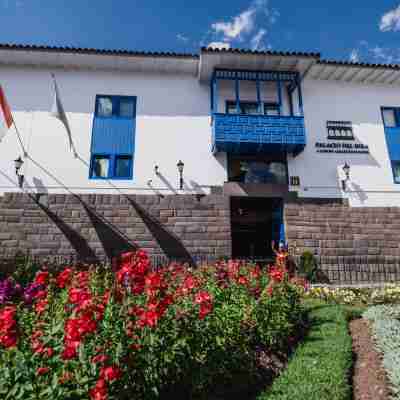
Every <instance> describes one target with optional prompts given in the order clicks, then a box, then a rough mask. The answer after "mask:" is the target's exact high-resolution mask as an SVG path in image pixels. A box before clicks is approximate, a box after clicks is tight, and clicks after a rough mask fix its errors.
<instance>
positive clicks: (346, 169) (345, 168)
mask: <svg viewBox="0 0 400 400" xmlns="http://www.w3.org/2000/svg"><path fill="white" fill-rule="evenodd" d="M342 169H343V172H344V175H345V177H346V179H342V189H343V191H346V187H347V181H348V180H349V179H350V165H349V164H347V162H346V163H345V164H344V165H343V168H342Z"/></svg>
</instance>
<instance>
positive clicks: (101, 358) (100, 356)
mask: <svg viewBox="0 0 400 400" xmlns="http://www.w3.org/2000/svg"><path fill="white" fill-rule="evenodd" d="M107 359H108V357H107V356H106V355H105V354H98V355H97V356H94V357H93V358H92V363H93V364H97V363H104V362H106V361H107Z"/></svg>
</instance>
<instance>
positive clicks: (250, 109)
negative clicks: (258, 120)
mask: <svg viewBox="0 0 400 400" xmlns="http://www.w3.org/2000/svg"><path fill="white" fill-rule="evenodd" d="M240 112H241V113H242V114H259V112H258V104H257V103H240Z"/></svg>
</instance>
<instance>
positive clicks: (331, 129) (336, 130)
mask: <svg viewBox="0 0 400 400" xmlns="http://www.w3.org/2000/svg"><path fill="white" fill-rule="evenodd" d="M326 129H327V131H328V137H327V139H328V142H316V143H315V148H316V150H317V153H336V154H337V153H352V154H369V147H368V145H366V144H362V143H354V135H353V124H352V123H351V122H350V121H327V123H326Z"/></svg>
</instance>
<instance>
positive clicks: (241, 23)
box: [211, 8, 255, 40]
mask: <svg viewBox="0 0 400 400" xmlns="http://www.w3.org/2000/svg"><path fill="white" fill-rule="evenodd" d="M254 15H255V9H254V8H251V9H248V10H246V11H243V12H242V13H241V14H239V15H237V16H236V17H234V18H233V19H232V21H231V22H223V21H220V22H215V23H214V24H212V25H211V29H213V30H214V31H215V33H222V34H223V35H224V39H225V40H232V39H240V38H241V35H242V34H243V33H247V32H250V31H252V30H253V28H254Z"/></svg>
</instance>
